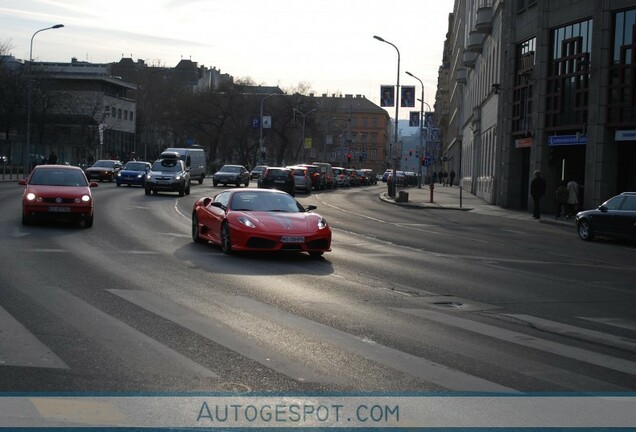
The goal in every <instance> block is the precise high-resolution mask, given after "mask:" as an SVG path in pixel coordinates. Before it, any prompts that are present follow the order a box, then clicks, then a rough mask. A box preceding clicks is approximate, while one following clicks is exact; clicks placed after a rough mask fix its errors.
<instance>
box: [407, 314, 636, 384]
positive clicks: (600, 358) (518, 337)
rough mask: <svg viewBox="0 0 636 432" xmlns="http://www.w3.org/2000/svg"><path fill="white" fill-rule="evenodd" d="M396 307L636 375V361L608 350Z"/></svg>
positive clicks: (450, 316)
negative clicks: (599, 350)
mask: <svg viewBox="0 0 636 432" xmlns="http://www.w3.org/2000/svg"><path fill="white" fill-rule="evenodd" d="M395 310H398V311H400V312H403V313H407V314H410V315H413V316H417V317H421V318H424V319H428V320H432V321H435V322H439V323H442V324H445V325H449V326H453V327H457V328H461V329H464V330H467V331H470V332H473V333H478V334H481V335H484V336H488V337H492V338H495V339H499V340H503V341H505V342H510V343H513V344H517V345H522V346H525V347H528V348H533V349H537V350H541V351H545V352H548V353H551V354H555V355H558V356H561V357H567V358H571V359H574V360H577V361H581V362H585V363H589V364H593V365H597V366H601V367H603V368H606V369H613V370H617V371H620V372H625V373H628V374H630V375H636V363H634V362H631V361H628V360H623V359H620V358H616V357H611V356H608V355H605V354H599V353H595V352H592V351H588V350H584V349H581V348H576V347H572V346H569V345H564V344H561V343H558V342H553V341H550V340H546V339H540V338H537V337H534V336H530V335H528V334H525V333H519V332H515V331H511V330H506V329H503V328H500V327H495V326H492V325H489V324H484V323H480V322H478V321H472V320H468V319H465V318H460V317H456V316H452V315H447V314H444V313H440V312H435V311H430V310H424V309H403V308H395Z"/></svg>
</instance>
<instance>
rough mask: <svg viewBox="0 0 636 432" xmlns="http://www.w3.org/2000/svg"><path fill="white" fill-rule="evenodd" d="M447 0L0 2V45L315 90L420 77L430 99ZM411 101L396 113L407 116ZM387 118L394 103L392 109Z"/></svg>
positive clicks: (375, 92)
mask: <svg viewBox="0 0 636 432" xmlns="http://www.w3.org/2000/svg"><path fill="white" fill-rule="evenodd" d="M453 3H454V1H453V0H426V1H425V0H393V1H378V0H313V1H305V0H269V1H262V0H222V1H221V0H127V1H123V0H102V1H94V0H2V3H0V43H2V44H4V45H6V44H7V43H8V44H9V46H10V47H11V50H10V53H11V54H13V55H14V56H15V57H17V58H19V59H28V58H29V44H30V39H31V36H32V35H33V33H34V32H35V31H37V30H39V29H41V28H45V27H49V26H52V25H54V24H64V28H61V29H57V30H48V31H46V32H41V33H39V34H38V35H37V36H36V37H35V38H34V42H33V58H34V60H35V61H59V62H69V61H70V60H71V58H72V57H75V58H77V59H78V60H83V61H89V62H93V63H109V62H114V61H119V59H121V58H122V56H123V57H132V58H133V59H134V60H137V59H143V60H145V61H146V63H148V64H151V65H162V66H166V67H174V66H175V65H176V64H177V63H178V62H179V61H180V60H181V59H182V58H183V59H190V60H192V61H194V62H197V63H198V64H199V65H205V66H208V67H216V68H217V69H219V70H221V72H223V73H228V74H230V75H232V76H234V77H235V78H245V77H250V78H252V79H253V80H254V81H255V82H256V84H263V85H278V86H280V87H281V88H283V89H289V88H292V87H296V86H297V85H298V84H299V83H301V82H302V83H306V84H308V85H309V86H310V88H311V89H312V90H313V91H314V92H315V93H316V94H318V95H320V94H323V93H328V94H333V93H342V94H362V95H365V96H366V97H367V98H368V99H370V100H372V101H373V102H375V103H377V104H378V105H379V100H380V98H379V96H380V86H381V85H386V84H388V85H394V84H395V83H396V79H397V52H396V50H395V48H393V47H392V46H390V45H388V44H386V43H382V42H379V41H377V40H375V39H373V35H379V36H381V37H382V38H384V39H386V40H387V41H389V42H391V43H393V44H394V45H396V46H397V47H398V49H399V50H400V57H401V62H400V85H415V86H416V95H417V97H420V94H421V90H420V86H419V83H418V81H416V80H414V79H413V78H411V77H409V76H408V75H406V74H405V73H404V72H405V71H409V72H411V73H413V74H414V75H416V76H418V77H419V78H420V79H422V81H424V87H425V96H424V100H425V101H426V102H427V103H428V104H429V105H431V107H432V106H433V102H434V100H435V88H436V86H437V72H438V68H439V66H440V64H441V61H442V49H443V43H444V39H445V37H446V32H447V30H448V14H449V13H451V12H452V8H453ZM408 111H409V109H408V108H402V109H401V110H400V118H408ZM389 114H390V115H391V116H393V115H395V110H394V109H389Z"/></svg>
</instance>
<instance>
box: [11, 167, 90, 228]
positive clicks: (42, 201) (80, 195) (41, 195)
mask: <svg viewBox="0 0 636 432" xmlns="http://www.w3.org/2000/svg"><path fill="white" fill-rule="evenodd" d="M19 183H20V184H21V185H23V186H26V188H25V189H24V193H23V194H22V224H24V225H28V224H29V223H31V221H32V220H33V219H36V218H46V219H64V220H77V221H80V222H82V224H83V225H84V227H86V228H90V227H91V226H93V196H92V194H91V188H92V187H97V183H95V182H91V183H89V182H88V180H87V179H86V175H85V174H84V171H82V169H81V168H79V167H74V166H66V165H38V166H36V167H35V168H34V169H33V171H32V172H31V175H30V176H29V180H28V181H27V180H20V181H19Z"/></svg>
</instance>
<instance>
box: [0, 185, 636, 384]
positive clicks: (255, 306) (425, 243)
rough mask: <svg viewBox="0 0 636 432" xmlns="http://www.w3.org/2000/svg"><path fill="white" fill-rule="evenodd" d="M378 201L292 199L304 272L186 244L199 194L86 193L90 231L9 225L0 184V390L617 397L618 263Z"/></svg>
mask: <svg viewBox="0 0 636 432" xmlns="http://www.w3.org/2000/svg"><path fill="white" fill-rule="evenodd" d="M383 188H384V186H380V185H378V186H372V187H367V188H351V189H344V190H336V191H325V192H320V193H313V194H311V195H308V196H307V195H302V194H299V195H298V196H297V199H298V200H299V201H300V202H301V203H303V204H305V205H306V204H315V205H317V206H318V210H317V212H319V213H321V214H322V215H323V216H325V217H326V218H327V220H328V221H329V223H330V225H331V227H332V229H333V231H334V235H333V244H332V248H333V251H332V252H329V253H327V254H325V256H324V259H319V260H316V259H312V258H310V257H309V256H306V255H283V256H278V255H272V254H247V255H234V256H226V255H224V254H223V253H222V252H221V251H220V250H219V248H218V247H215V246H213V245H200V244H195V243H193V242H192V241H191V238H190V212H191V208H192V203H193V202H194V201H195V200H196V199H197V198H198V197H200V196H203V195H211V194H214V193H215V192H217V191H219V190H221V188H213V187H212V185H211V182H210V181H207V179H206V182H204V184H203V185H198V184H193V186H192V194H191V195H190V196H186V197H183V198H179V197H178V196H177V195H176V194H167V193H166V194H161V195H158V196H154V195H153V196H145V195H144V193H143V190H142V189H139V188H132V187H121V188H117V187H115V185H114V184H108V183H100V185H99V187H98V188H96V189H94V196H95V202H96V215H95V224H94V226H93V228H91V229H82V228H79V227H77V226H73V225H66V224H41V225H35V226H28V227H23V226H22V225H21V222H20V196H21V191H22V187H21V186H18V185H17V184H15V183H9V182H5V183H0V200H1V202H2V206H0V221H1V223H0V235H1V236H2V242H0V262H1V263H2V271H1V272H0V287H1V288H0V328H2V329H3V331H2V332H0V389H2V390H4V391H183V390H189V391H217V390H239V391H243V390H277V391H288V390H301V391H302V390H346V391H367V390H369V391H371V390H372V391H409V390H418V391H449V390H450V391H479V392H481V391H488V392H490V391H505V392H528V391H627V390H631V391H633V390H635V389H636V380H635V379H634V376H635V375H636V360H635V358H636V356H635V353H636V320H635V319H634V313H633V311H634V309H635V306H636V287H635V284H634V281H635V280H636V268H635V267H634V265H633V263H634V258H635V257H636V248H634V247H633V246H631V245H629V244H622V243H617V242H611V241H597V242H592V243H584V242H582V241H580V240H579V239H578V238H577V236H576V233H575V232H574V231H572V230H571V229H568V228H567V227H561V226H555V225H548V224H529V223H525V222H524V221H521V220H514V219H506V218H501V217H493V216H488V215H482V214H476V213H473V212H466V211H452V210H440V209H412V208H402V207H398V206H394V205H391V204H387V203H384V202H381V201H380V200H379V199H378V196H379V194H380V192H381V191H382V190H383Z"/></svg>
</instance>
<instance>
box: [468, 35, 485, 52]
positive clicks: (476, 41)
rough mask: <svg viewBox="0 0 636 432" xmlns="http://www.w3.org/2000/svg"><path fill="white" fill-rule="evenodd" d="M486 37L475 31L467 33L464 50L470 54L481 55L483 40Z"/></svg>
mask: <svg viewBox="0 0 636 432" xmlns="http://www.w3.org/2000/svg"><path fill="white" fill-rule="evenodd" d="M485 38H486V35H485V34H484V33H479V32H477V31H475V30H472V31H471V32H470V33H468V42H467V44H466V49H467V50H468V51H470V52H474V53H481V52H482V51H483V49H484V39H485Z"/></svg>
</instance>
